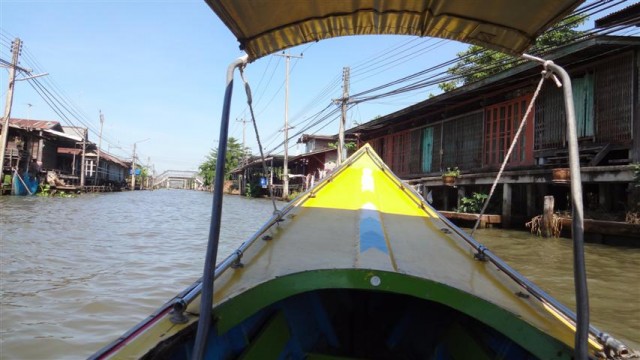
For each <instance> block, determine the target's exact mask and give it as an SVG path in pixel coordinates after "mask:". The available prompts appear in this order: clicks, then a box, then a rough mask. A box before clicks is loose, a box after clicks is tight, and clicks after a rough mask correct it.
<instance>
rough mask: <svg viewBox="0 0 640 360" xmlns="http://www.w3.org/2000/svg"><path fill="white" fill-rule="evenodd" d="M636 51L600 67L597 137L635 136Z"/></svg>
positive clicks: (601, 139)
mask: <svg viewBox="0 0 640 360" xmlns="http://www.w3.org/2000/svg"><path fill="white" fill-rule="evenodd" d="M632 90H633V53H632V52H628V53H626V54H623V55H621V56H619V57H615V58H612V59H611V60H609V61H607V62H606V63H603V64H600V65H598V67H597V68H596V88H595V91H596V99H595V107H596V109H595V114H596V140H597V141H598V142H603V143H604V142H606V143H612V144H620V143H626V142H628V141H629V140H631V125H632V121H631V116H632V113H633V110H632V107H633V95H632Z"/></svg>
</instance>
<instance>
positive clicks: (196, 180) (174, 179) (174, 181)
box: [153, 170, 204, 190]
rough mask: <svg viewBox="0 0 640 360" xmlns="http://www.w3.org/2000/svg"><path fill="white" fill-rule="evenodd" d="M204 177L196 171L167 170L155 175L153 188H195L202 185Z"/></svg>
mask: <svg viewBox="0 0 640 360" xmlns="http://www.w3.org/2000/svg"><path fill="white" fill-rule="evenodd" d="M203 184H204V179H203V178H202V176H200V175H198V172H197V171H188V170H167V171H165V172H163V173H162V174H160V175H158V176H156V177H155V179H154V181H153V188H154V189H187V190H196V189H199V188H201V187H202V185H203Z"/></svg>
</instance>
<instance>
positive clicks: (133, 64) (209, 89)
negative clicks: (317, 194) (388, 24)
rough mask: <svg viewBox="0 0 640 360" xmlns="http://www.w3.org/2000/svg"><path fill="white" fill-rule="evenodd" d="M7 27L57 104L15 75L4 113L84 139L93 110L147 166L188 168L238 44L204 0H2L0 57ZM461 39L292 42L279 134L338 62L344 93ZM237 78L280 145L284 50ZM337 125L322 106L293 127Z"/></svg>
mask: <svg viewBox="0 0 640 360" xmlns="http://www.w3.org/2000/svg"><path fill="white" fill-rule="evenodd" d="M632 3H633V2H631V1H630V2H628V3H626V4H623V5H624V6H628V5H630V4H632ZM617 8H620V6H618V7H617ZM612 10H615V9H612ZM16 37H19V38H20V39H21V40H22V41H23V51H22V55H21V57H20V66H22V67H25V68H29V69H31V70H33V72H32V73H33V74H40V73H48V75H46V76H44V77H41V78H39V79H38V82H39V83H40V84H41V85H42V86H43V87H44V88H46V89H47V90H48V91H49V92H50V94H51V96H55V97H56V98H58V99H61V101H62V102H63V103H64V104H65V109H60V108H58V109H57V111H55V110H54V109H52V107H51V106H49V105H48V104H47V102H46V101H45V100H44V99H43V98H42V97H41V96H40V95H39V94H38V93H37V92H36V91H35V90H34V89H33V87H32V85H30V84H31V81H20V82H17V83H16V86H15V92H14V99H13V106H12V112H11V117H12V118H28V119H35V120H55V121H59V122H61V123H62V125H64V126H66V125H75V126H88V127H89V129H90V133H89V140H90V141H92V142H95V143H98V142H99V133H100V120H99V119H100V117H99V114H100V111H101V112H102V114H103V116H104V124H103V130H102V134H103V136H102V148H103V149H104V150H106V151H108V152H109V153H112V154H114V155H116V156H119V157H121V158H123V159H131V157H132V155H133V146H134V144H136V151H137V156H138V159H139V160H140V161H141V162H142V163H143V164H149V165H152V166H153V167H154V169H155V170H156V172H158V173H160V172H162V171H165V170H197V168H198V166H199V165H200V164H201V163H202V162H203V161H205V159H206V156H207V155H208V154H209V153H210V151H211V149H212V148H215V147H217V142H218V132H219V127H220V124H219V123H220V117H221V111H222V100H223V96H224V84H225V75H226V69H227V67H228V65H229V63H231V62H232V61H233V60H234V59H236V58H237V57H239V56H241V55H242V54H243V53H242V52H241V51H240V50H239V48H238V43H237V41H236V39H235V38H234V37H233V35H232V34H231V32H230V31H229V30H228V29H227V28H226V27H225V26H224V25H223V24H222V22H221V21H220V20H219V19H218V18H217V16H216V15H215V14H214V13H213V11H211V10H210V9H209V7H208V6H207V5H206V4H205V2H204V0H173V1H159V0H156V1H147V0H133V1H125V0H113V1H104V0H102V1H92V0H85V1H80V0H66V1H59V0H51V1H29V0H21V1H15V0H2V1H0V50H1V52H0V58H1V59H3V60H6V61H10V60H11V53H10V42H11V41H12V40H13V39H14V38H16ZM466 48H467V45H466V44H461V43H457V42H453V41H442V40H439V39H429V38H422V39H421V38H415V37H407V36H358V37H357V39H356V37H344V38H336V39H329V40H325V41H322V42H318V43H310V44H304V45H301V46H298V47H295V48H292V49H291V50H289V51H290V54H291V55H295V56H300V55H302V58H301V59H298V58H292V59H291V62H290V73H289V74H290V75H289V101H288V114H289V123H290V124H291V126H293V129H291V130H289V133H290V136H291V135H293V134H296V133H297V132H299V131H303V130H304V124H307V123H309V122H311V121H312V118H311V117H312V116H313V115H314V114H316V113H318V112H319V111H321V110H323V109H325V108H329V109H335V108H337V105H335V104H333V103H332V101H331V100H332V99H336V98H340V97H341V96H342V69H343V67H347V66H348V67H350V68H351V78H350V93H351V94H354V93H358V92H361V91H365V90H367V89H371V88H373V87H375V86H378V85H381V84H385V83H387V82H390V81H393V80H395V79H398V78H401V77H403V76H407V75H409V74H412V73H415V72H416V71H419V70H421V69H425V68H428V67H430V66H433V65H436V64H440V63H442V62H444V61H447V60H450V59H453V58H454V57H455V55H456V53H457V52H460V51H463V50H464V49H466ZM0 76H1V78H0V89H2V91H0V92H1V93H2V94H1V98H2V108H3V109H4V106H5V102H6V85H5V84H7V82H8V71H6V69H5V70H4V71H0ZM245 76H246V78H247V80H248V81H249V84H250V86H251V88H252V93H253V101H254V110H255V114H256V122H257V126H258V129H259V133H260V138H261V140H262V143H263V148H265V149H266V150H274V153H282V149H283V148H282V146H280V147H279V148H278V145H280V144H281V143H282V142H283V133H282V129H283V128H284V113H285V91H284V83H285V60H284V58H283V57H281V56H274V55H271V56H267V57H264V58H261V59H258V60H256V61H255V62H254V63H251V64H249V65H248V67H247V69H246V71H245ZM241 85H242V82H241V79H240V77H239V76H238V74H237V73H236V78H235V92H234V95H233V102H232V109H231V120H230V121H231V124H230V136H232V137H235V138H236V139H238V141H239V142H242V141H243V122H242V121H241V120H242V119H246V120H249V119H250V118H249V112H248V111H247V106H246V95H245V93H244V91H243V89H242V87H241ZM437 93H439V90H438V88H437V86H430V87H427V88H423V89H420V90H418V91H414V92H411V93H407V94H402V95H399V96H395V97H392V98H386V99H381V100H379V101H373V102H367V103H362V104H358V105H356V106H355V107H353V108H352V109H351V110H350V111H349V113H348V116H347V118H348V120H347V127H351V126H354V125H355V124H358V123H363V122H367V121H369V120H372V119H373V118H375V117H376V116H381V115H386V114H389V113H392V112H394V111H396V110H399V109H401V108H404V107H407V106H410V105H412V104H414V103H416V102H419V101H422V100H425V99H426V98H428V96H429V95H430V94H437ZM66 109H69V111H68V112H67V111H66ZM60 113H62V114H63V115H64V117H63V116H60ZM329 120H331V121H329ZM244 125H245V126H246V128H245V134H246V136H245V144H246V146H248V147H250V148H251V149H252V151H253V153H254V154H257V153H258V146H257V142H256V137H255V133H254V131H253V125H252V124H251V123H244ZM322 126H324V127H322ZM337 131H338V120H337V117H335V116H334V117H331V118H330V119H328V120H327V121H325V122H323V123H322V124H320V125H318V126H316V127H315V128H311V129H308V130H307V131H304V132H305V133H317V134H329V135H333V134H336V133H337ZM298 137H299V136H298ZM298 137H293V136H292V137H291V139H290V140H289V142H290V145H292V146H291V147H290V151H289V153H290V154H296V153H299V152H300V151H302V148H301V147H300V145H293V144H295V142H296V141H297V138H298Z"/></svg>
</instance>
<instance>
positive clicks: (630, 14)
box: [595, 2, 640, 28]
mask: <svg viewBox="0 0 640 360" xmlns="http://www.w3.org/2000/svg"><path fill="white" fill-rule="evenodd" d="M623 24H628V25H635V26H640V2H639V3H635V4H632V5H629V6H627V7H626V8H624V9H621V10H618V11H616V12H613V13H611V14H609V15H607V16H603V17H601V18H600V19H598V20H596V21H595V25H596V27H599V28H607V27H611V26H617V25H623Z"/></svg>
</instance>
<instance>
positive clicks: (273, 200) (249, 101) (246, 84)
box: [240, 66, 280, 214]
mask: <svg viewBox="0 0 640 360" xmlns="http://www.w3.org/2000/svg"><path fill="white" fill-rule="evenodd" d="M240 77H241V78H242V81H243V82H244V89H245V92H246V93H247V104H248V105H249V112H250V113H251V123H253V129H254V131H255V133H256V140H257V141H258V149H260V159H261V160H262V171H263V172H264V175H265V176H267V161H266V159H265V157H264V151H263V150H262V143H261V142H260V133H259V132H258V125H257V124H256V117H255V114H254V112H253V99H252V97H251V87H250V86H249V82H247V79H245V77H244V66H242V67H240ZM269 197H270V198H271V203H272V204H273V213H274V214H275V213H279V212H280V211H279V210H278V206H277V205H276V198H275V197H274V196H273V186H272V184H269Z"/></svg>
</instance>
